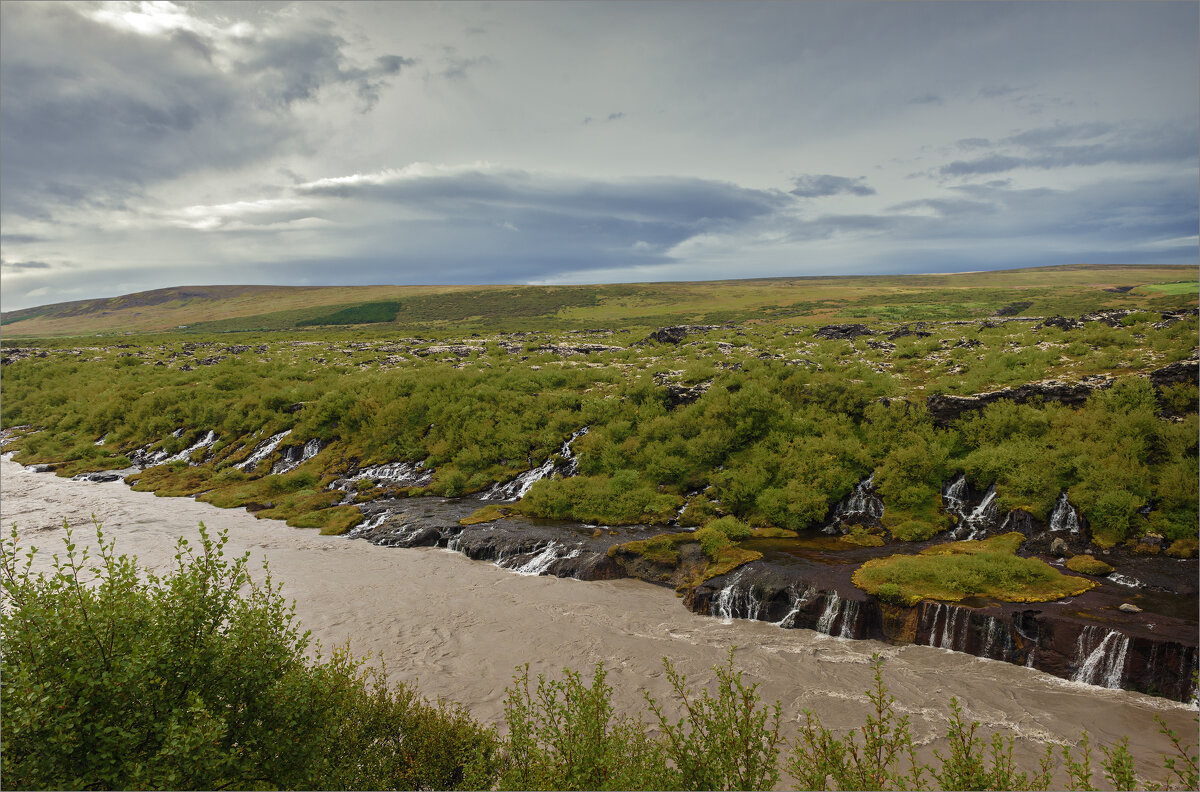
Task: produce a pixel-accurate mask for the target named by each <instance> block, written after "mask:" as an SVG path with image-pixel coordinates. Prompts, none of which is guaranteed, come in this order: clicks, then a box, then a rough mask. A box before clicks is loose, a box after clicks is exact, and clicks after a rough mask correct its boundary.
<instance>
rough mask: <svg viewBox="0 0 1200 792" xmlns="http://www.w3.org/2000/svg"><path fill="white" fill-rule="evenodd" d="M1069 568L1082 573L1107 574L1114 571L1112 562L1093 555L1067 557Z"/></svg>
mask: <svg viewBox="0 0 1200 792" xmlns="http://www.w3.org/2000/svg"><path fill="white" fill-rule="evenodd" d="M1066 566H1067V569H1069V570H1071V571H1072V572H1078V573H1079V574H1081V575H1107V574H1108V573H1109V572H1112V571H1113V567H1112V566H1111V565H1110V564H1106V563H1104V562H1103V561H1101V560H1100V559H1099V558H1096V557H1095V556H1091V555H1087V554H1084V555H1077V556H1071V557H1070V558H1068V559H1067V564H1066Z"/></svg>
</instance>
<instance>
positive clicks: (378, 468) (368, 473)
mask: <svg viewBox="0 0 1200 792" xmlns="http://www.w3.org/2000/svg"><path fill="white" fill-rule="evenodd" d="M368 479H369V480H370V481H373V482H387V483H388V484H402V485H407V486H411V487H423V486H425V485H426V484H428V483H429V482H430V481H431V480H432V479H433V471H432V470H426V469H425V462H424V461H420V462H389V463H387V464H386V465H373V466H371V467H367V468H363V469H362V470H360V471H358V472H357V473H355V474H354V475H353V476H351V477H349V478H346V479H340V480H339V481H336V482H334V487H338V486H339V485H340V487H341V488H342V489H346V490H347V491H352V490H353V489H354V488H355V484H356V483H357V482H359V481H365V480H368Z"/></svg>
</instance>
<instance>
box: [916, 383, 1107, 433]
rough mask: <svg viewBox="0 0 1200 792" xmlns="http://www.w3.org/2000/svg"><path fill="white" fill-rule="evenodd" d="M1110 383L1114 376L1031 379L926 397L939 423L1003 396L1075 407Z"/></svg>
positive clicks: (954, 419)
mask: <svg viewBox="0 0 1200 792" xmlns="http://www.w3.org/2000/svg"><path fill="white" fill-rule="evenodd" d="M1111 384H1112V380H1109V379H1102V380H1093V381H1084V382H1063V381H1060V380H1045V381H1044V382H1030V383H1028V384H1026V385H1019V386H1017V387H1015V388H1002V389H1001V390H997V391H991V392H988V393H977V394H975V395H974V396H951V395H949V394H942V393H937V394H933V395H932V396H929V397H928V398H926V400H925V403H926V406H927V407H928V408H929V414H930V416H931V417H932V418H933V422H934V423H935V424H937V425H938V426H946V425H947V424H950V423H952V422H954V421H957V420H958V419H959V418H961V417H962V416H963V414H964V413H968V412H974V411H977V410H982V409H983V408H984V407H987V406H988V405H989V404H993V403H995V402H998V401H1000V400H1001V399H1009V400H1011V401H1014V402H1017V403H1018V404H1025V403H1027V402H1031V401H1034V400H1042V401H1047V402H1058V403H1060V404H1066V405H1069V406H1072V407H1075V406H1078V405H1081V404H1083V403H1084V402H1085V401H1087V399H1088V397H1089V396H1090V395H1091V394H1092V391H1093V390H1097V389H1102V388H1107V387H1109V386H1110V385H1111Z"/></svg>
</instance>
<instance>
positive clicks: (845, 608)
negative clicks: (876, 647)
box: [815, 591, 859, 638]
mask: <svg viewBox="0 0 1200 792" xmlns="http://www.w3.org/2000/svg"><path fill="white" fill-rule="evenodd" d="M858 611H859V603H858V600H853V599H842V598H841V597H839V596H838V593H837V592H836V591H827V592H825V610H823V611H822V612H821V616H820V618H818V619H817V626H816V628H815V629H816V631H817V632H819V633H824V634H826V635H835V633H834V627H838V630H837V633H836V637H838V638H853V637H854V625H855V623H856V622H857V621H858Z"/></svg>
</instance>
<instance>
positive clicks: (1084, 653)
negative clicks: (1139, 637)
mask: <svg viewBox="0 0 1200 792" xmlns="http://www.w3.org/2000/svg"><path fill="white" fill-rule="evenodd" d="M1089 647H1090V648H1089ZM1128 653H1129V636H1128V635H1125V634H1124V633H1120V632H1117V631H1116V630H1109V629H1106V628H1104V627H1097V626H1095V625H1088V626H1087V627H1084V628H1083V632H1081V633H1080V634H1079V638H1078V640H1076V642H1075V665H1076V670H1075V673H1074V674H1072V675H1071V681H1072V682H1085V683H1087V684H1089V685H1101V686H1102V687H1106V688H1119V687H1121V681H1122V679H1123V678H1124V675H1125V658H1126V655H1127V654H1128Z"/></svg>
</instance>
